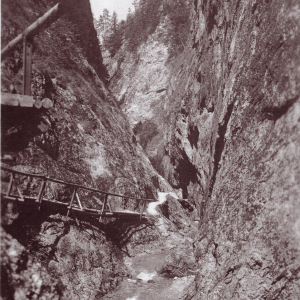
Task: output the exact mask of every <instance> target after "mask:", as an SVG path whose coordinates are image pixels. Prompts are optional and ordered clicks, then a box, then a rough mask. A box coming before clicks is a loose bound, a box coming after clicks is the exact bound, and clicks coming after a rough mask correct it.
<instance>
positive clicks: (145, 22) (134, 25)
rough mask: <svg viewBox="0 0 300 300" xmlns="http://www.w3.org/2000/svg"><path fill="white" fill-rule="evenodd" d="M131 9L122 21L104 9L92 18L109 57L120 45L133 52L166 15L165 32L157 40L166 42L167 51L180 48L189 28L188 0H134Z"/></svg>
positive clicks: (176, 51) (175, 50) (174, 50)
mask: <svg viewBox="0 0 300 300" xmlns="http://www.w3.org/2000/svg"><path fill="white" fill-rule="evenodd" d="M134 8H135V10H134V12H129V14H128V16H127V19H126V21H121V22H118V21H117V15H116V13H115V12H114V13H113V15H112V16H110V15H109V11H108V10H107V9H105V10H104V11H103V15H100V16H99V18H98V19H97V20H95V21H94V23H95V27H96V30H97V32H98V37H100V36H101V37H102V39H103V41H100V42H101V43H103V48H104V49H106V50H108V51H109V52H110V55H111V57H113V56H114V55H115V54H116V53H117V51H118V50H119V49H120V48H121V46H122V45H125V47H126V50H128V51H130V52H136V51H137V49H138V47H139V46H140V45H141V44H142V43H143V42H145V41H146V40H147V39H148V37H149V36H150V35H151V34H153V33H154V32H155V30H156V28H157V26H158V25H159V24H160V22H161V20H162V19H167V23H168V25H167V31H168V32H167V33H166V34H165V35H164V36H163V37H162V38H161V41H162V42H163V43H165V44H166V45H168V46H169V50H170V54H171V55H174V54H175V53H178V52H181V51H183V48H184V46H185V45H186V41H187V38H188V33H189V28H190V18H189V12H190V0H188V1H187V0H177V1H166V0H139V1H138V0H136V1H135V2H134Z"/></svg>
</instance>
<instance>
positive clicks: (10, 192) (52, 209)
mask: <svg viewBox="0 0 300 300" xmlns="http://www.w3.org/2000/svg"><path fill="white" fill-rule="evenodd" d="M1 170H2V171H6V172H9V173H10V179H9V182H8V185H7V189H6V191H4V192H1V199H2V200H9V201H17V202H18V203H19V204H22V205H25V206H31V207H35V208H36V209H37V210H38V211H40V210H44V211H45V210H46V211H47V212H48V213H60V214H61V215H66V216H69V215H70V214H72V217H74V218H75V220H76V221H77V222H79V221H78V219H79V220H81V219H84V220H89V219H93V221H95V219H97V220H98V222H101V221H102V218H103V217H106V218H116V219H118V220H119V221H125V220H130V221H137V222H144V221H147V216H146V213H145V212H144V211H145V207H146V203H147V202H154V201H156V200H155V199H144V198H136V197H132V196H126V195H121V194H114V193H109V192H104V191H101V190H98V189H94V188H90V187H86V186H82V185H78V184H74V183H70V182H64V181H61V180H58V179H52V178H49V177H47V176H44V175H37V174H30V173H25V172H21V171H17V170H14V169H11V168H7V167H1ZM16 175H17V176H18V175H19V176H25V177H27V178H28V179H29V180H31V181H32V179H33V178H36V179H37V180H36V181H37V183H38V184H39V188H38V189H37V190H38V192H37V195H36V196H34V197H33V196H25V195H23V194H22V192H21V190H20V189H19V187H18V186H17V184H16ZM51 182H52V183H56V184H61V185H64V186H66V187H68V188H70V189H71V190H72V193H71V197H70V198H69V199H68V200H67V202H66V201H59V200H57V199H47V198H45V197H44V193H45V189H46V186H47V184H48V183H51ZM2 185H3V184H2ZM80 191H81V192H83V191H87V192H93V194H98V195H100V198H101V197H102V198H103V196H104V201H103V202H102V201H101V200H100V199H98V198H97V197H95V196H93V198H94V199H95V200H97V201H98V203H99V205H101V206H102V207H101V208H100V209H95V208H87V207H84V205H83V204H82V201H81V200H80V197H79V194H80ZM109 197H113V198H115V197H117V198H122V199H123V200H124V199H126V201H127V202H128V200H129V199H132V200H135V202H137V205H136V209H138V208H139V209H140V211H139V212H137V211H129V210H123V211H122V210H112V209H111V207H112V206H111V204H112V203H110V199H109Z"/></svg>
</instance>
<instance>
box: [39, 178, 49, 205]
mask: <svg viewBox="0 0 300 300" xmlns="http://www.w3.org/2000/svg"><path fill="white" fill-rule="evenodd" d="M46 183H47V179H46V178H43V181H42V185H41V188H40V191H39V194H38V196H37V200H38V203H39V208H38V209H39V210H40V209H41V205H42V201H43V194H44V191H45V187H46Z"/></svg>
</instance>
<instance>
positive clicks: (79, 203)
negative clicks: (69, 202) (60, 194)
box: [76, 193, 83, 210]
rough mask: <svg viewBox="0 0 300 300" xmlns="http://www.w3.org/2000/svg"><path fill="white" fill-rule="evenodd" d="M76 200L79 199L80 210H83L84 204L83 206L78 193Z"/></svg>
mask: <svg viewBox="0 0 300 300" xmlns="http://www.w3.org/2000/svg"><path fill="white" fill-rule="evenodd" d="M76 199H77V202H78V204H79V207H80V209H81V210H83V207H82V204H81V202H80V199H79V196H78V194H77V193H76Z"/></svg>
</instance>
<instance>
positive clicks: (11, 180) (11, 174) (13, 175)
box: [6, 173, 15, 197]
mask: <svg viewBox="0 0 300 300" xmlns="http://www.w3.org/2000/svg"><path fill="white" fill-rule="evenodd" d="M14 178H15V174H14V173H10V179H9V184H8V188H7V193H6V195H7V196H8V197H9V196H10V193H11V190H12V187H13V181H14Z"/></svg>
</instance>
